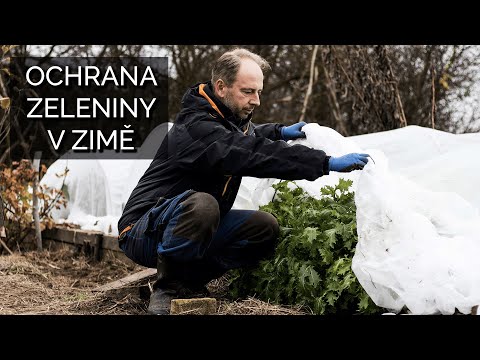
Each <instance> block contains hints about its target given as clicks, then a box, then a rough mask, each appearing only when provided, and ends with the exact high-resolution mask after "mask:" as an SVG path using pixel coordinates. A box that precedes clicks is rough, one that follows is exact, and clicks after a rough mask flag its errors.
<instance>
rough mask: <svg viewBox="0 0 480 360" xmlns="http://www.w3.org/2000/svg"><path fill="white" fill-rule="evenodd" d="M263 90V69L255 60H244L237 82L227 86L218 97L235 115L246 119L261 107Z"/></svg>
mask: <svg viewBox="0 0 480 360" xmlns="http://www.w3.org/2000/svg"><path fill="white" fill-rule="evenodd" d="M262 89H263V72H262V69H260V66H258V65H257V64H256V63H255V62H254V61H253V60H250V59H244V60H242V63H241V65H240V69H239V70H238V73H237V78H236V80H235V82H234V83H233V84H232V85H231V86H230V87H227V86H225V87H224V88H223V89H222V90H220V91H219V94H218V95H219V97H220V99H221V100H222V101H223V103H224V104H225V105H226V106H227V107H228V108H229V109H230V110H232V112H233V114H234V115H236V116H237V117H239V118H241V119H246V118H247V117H248V116H249V115H250V114H251V113H252V112H253V110H254V109H255V107H257V106H259V105H260V95H261V93H262Z"/></svg>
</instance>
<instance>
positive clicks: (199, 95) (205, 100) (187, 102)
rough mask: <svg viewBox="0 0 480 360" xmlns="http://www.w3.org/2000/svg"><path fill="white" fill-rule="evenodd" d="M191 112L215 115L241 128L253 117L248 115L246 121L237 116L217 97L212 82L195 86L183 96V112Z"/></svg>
mask: <svg viewBox="0 0 480 360" xmlns="http://www.w3.org/2000/svg"><path fill="white" fill-rule="evenodd" d="M190 111H195V112H196V111H205V112H208V113H214V114H215V115H219V116H220V117H222V118H224V119H225V120H227V121H229V122H231V123H233V124H234V125H235V126H237V127H240V128H241V127H243V126H244V125H246V124H247V123H248V122H249V121H250V120H251V118H252V115H253V114H250V115H248V117H247V118H246V119H241V118H239V117H237V116H235V115H234V114H233V113H232V111H231V110H230V109H229V108H228V107H227V106H226V105H225V104H224V103H222V102H221V101H220V100H219V99H217V98H216V97H215V95H214V94H213V87H212V84H211V82H210V81H208V82H204V83H198V84H195V85H194V86H192V87H191V88H190V89H188V90H187V92H186V93H185V94H184V95H183V98H182V112H190Z"/></svg>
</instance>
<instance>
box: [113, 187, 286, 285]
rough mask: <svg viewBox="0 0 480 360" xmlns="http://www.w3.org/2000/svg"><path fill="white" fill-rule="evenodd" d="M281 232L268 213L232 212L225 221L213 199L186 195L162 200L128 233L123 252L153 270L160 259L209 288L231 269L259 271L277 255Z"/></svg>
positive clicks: (178, 275) (177, 275)
mask: <svg viewBox="0 0 480 360" xmlns="http://www.w3.org/2000/svg"><path fill="white" fill-rule="evenodd" d="M278 233H279V226H278V222H277V220H276V219H275V217H274V216H272V215H271V214H269V213H266V212H263V211H254V210H230V211H229V212H228V213H227V214H226V215H225V216H224V217H223V218H220V211H219V207H218V203H217V201H216V200H215V198H214V197H213V196H211V195H210V194H207V193H203V192H195V191H193V190H187V191H185V192H183V193H182V194H180V195H178V196H176V197H174V198H172V199H161V200H159V201H158V203H157V204H156V205H155V206H154V207H153V208H151V209H150V210H149V211H148V212H147V213H146V214H145V215H143V216H142V217H141V218H140V219H139V220H138V221H137V222H136V223H135V225H134V226H133V228H132V229H131V230H129V231H128V232H126V233H125V236H123V238H122V239H121V240H120V248H121V249H122V250H123V251H124V252H125V254H126V255H127V256H128V257H129V258H130V259H132V260H133V261H135V262H136V263H138V264H140V265H143V266H146V267H151V268H155V267H156V266H157V254H161V255H163V258H165V259H166V260H168V261H169V262H170V263H171V264H172V267H173V268H174V269H175V270H174V271H173V272H172V273H171V274H170V276H173V277H175V278H176V280H181V281H186V282H191V283H196V284H198V283H202V284H206V283H207V282H208V281H210V280H212V279H215V278H217V277H219V276H221V275H222V274H224V273H225V272H226V271H227V270H230V269H235V268H240V267H249V266H254V265H256V264H258V262H259V261H260V260H261V259H263V258H266V257H268V256H270V255H271V254H273V250H274V247H275V244H276V242H277V239H278ZM172 274H173V275H172Z"/></svg>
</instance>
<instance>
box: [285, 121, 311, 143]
mask: <svg viewBox="0 0 480 360" xmlns="http://www.w3.org/2000/svg"><path fill="white" fill-rule="evenodd" d="M304 125H307V123H306V122H304V121H302V122H299V123H296V124H293V125H290V126H284V127H282V130H281V133H282V139H283V140H285V141H288V140H294V139H299V138H306V137H307V135H305V133H304V132H303V131H300V129H301V128H302V127H303V126H304Z"/></svg>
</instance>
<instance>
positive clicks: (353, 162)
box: [328, 153, 370, 172]
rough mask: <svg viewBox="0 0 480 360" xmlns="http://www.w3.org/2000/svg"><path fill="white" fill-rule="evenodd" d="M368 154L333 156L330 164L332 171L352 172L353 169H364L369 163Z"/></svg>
mask: <svg viewBox="0 0 480 360" xmlns="http://www.w3.org/2000/svg"><path fill="white" fill-rule="evenodd" d="M369 157H370V155H368V154H357V153H352V154H347V155H343V156H341V157H337V158H335V157H331V158H330V162H329V164H328V166H329V169H330V171H338V172H350V171H352V170H362V169H363V167H364V166H365V165H367V162H368V158H369Z"/></svg>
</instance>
